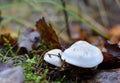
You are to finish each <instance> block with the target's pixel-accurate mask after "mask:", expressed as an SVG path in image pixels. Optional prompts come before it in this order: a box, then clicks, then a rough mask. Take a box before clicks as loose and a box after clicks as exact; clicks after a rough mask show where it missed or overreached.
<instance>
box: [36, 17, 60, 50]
mask: <svg viewBox="0 0 120 83" xmlns="http://www.w3.org/2000/svg"><path fill="white" fill-rule="evenodd" d="M36 28H37V30H38V31H39V33H40V35H41V37H42V39H43V40H44V42H45V43H46V44H48V45H50V46H51V48H60V47H61V46H60V43H59V40H58V37H57V35H56V33H55V31H54V30H53V28H52V26H51V24H47V23H46V22H45V19H44V18H42V19H40V20H38V21H37V23H36Z"/></svg>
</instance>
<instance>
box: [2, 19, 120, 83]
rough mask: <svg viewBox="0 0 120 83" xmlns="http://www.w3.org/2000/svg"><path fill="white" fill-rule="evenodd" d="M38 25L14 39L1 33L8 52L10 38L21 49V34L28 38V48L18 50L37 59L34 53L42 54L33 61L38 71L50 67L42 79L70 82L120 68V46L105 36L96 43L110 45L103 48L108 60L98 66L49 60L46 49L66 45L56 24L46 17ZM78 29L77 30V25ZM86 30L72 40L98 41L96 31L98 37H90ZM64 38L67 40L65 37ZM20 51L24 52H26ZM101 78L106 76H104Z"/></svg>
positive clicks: (3, 47) (24, 45)
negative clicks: (54, 27)
mask: <svg viewBox="0 0 120 83" xmlns="http://www.w3.org/2000/svg"><path fill="white" fill-rule="evenodd" d="M75 27H77V26H75ZM36 28H37V31H36V30H26V31H28V32H25V33H23V34H21V36H20V37H19V38H18V40H16V39H13V38H12V37H11V36H10V34H7V35H5V34H4V35H1V36H0V49H2V50H5V52H7V49H6V48H7V47H5V44H6V43H7V41H9V43H10V45H11V47H13V46H14V45H16V47H14V48H15V49H11V50H13V51H17V49H19V48H21V46H20V45H19V44H20V43H22V42H23V41H21V40H22V39H21V38H23V40H24V39H25V40H24V41H26V42H25V43H24V44H23V45H22V46H23V47H24V48H21V50H19V51H18V53H17V55H18V56H24V57H26V56H25V55H26V54H28V57H30V58H31V59H33V58H32V57H34V56H35V55H39V58H37V61H36V64H35V65H34V66H33V65H31V66H32V67H33V70H32V72H33V73H34V74H35V73H37V74H38V75H43V74H44V73H45V71H46V69H48V72H47V73H46V75H45V76H44V77H42V78H41V80H43V81H44V80H47V81H49V82H51V81H61V82H69V83H72V82H75V81H79V82H86V81H85V80H88V81H90V80H91V79H93V78H94V77H93V76H96V75H97V73H99V72H102V70H105V69H115V68H116V69H117V68H120V48H119V46H118V44H109V43H108V42H107V43H105V41H106V40H105V39H101V41H102V42H101V44H100V43H99V42H98V43H97V44H95V45H96V46H97V47H99V46H100V49H102V48H105V49H106V52H102V53H103V56H104V61H103V62H102V63H101V64H100V65H99V66H98V67H97V68H90V69H89V68H80V67H76V66H73V65H70V64H68V63H66V62H64V63H63V66H62V67H60V68H59V67H56V66H53V65H51V64H49V63H46V62H45V61H44V60H43V57H44V54H45V52H47V51H48V50H51V49H55V48H59V49H61V50H63V48H62V45H61V44H60V43H59V40H60V38H58V36H57V35H56V33H55V31H54V30H53V28H52V25H51V24H47V23H46V21H45V19H44V18H42V19H40V20H38V21H37V22H36ZM75 29H76V30H77V28H75ZM76 30H75V31H76ZM38 33H39V35H38ZM78 33H79V32H78ZM86 33H87V32H85V31H84V30H83V32H82V35H78V36H79V37H78V39H77V38H74V37H76V36H74V35H73V40H71V41H73V42H75V41H76V40H81V39H82V40H86V41H88V42H90V43H91V44H92V43H93V44H94V42H96V40H97V38H98V37H97V36H96V34H94V36H95V37H96V38H93V39H92V40H89V39H88V38H87V36H86V35H87V34H86ZM92 33H93V32H92ZM73 34H74V33H73ZM92 36H93V34H91V36H90V37H92ZM6 40H7V41H6ZM17 41H18V43H17ZM62 42H64V41H63V40H62ZM31 43H32V44H31ZM38 43H39V44H38ZM65 43H67V44H68V45H70V43H69V42H65ZM27 44H28V46H27ZM68 47H69V46H68ZM25 49H26V51H25ZM63 51H64V50H63ZM20 52H23V53H22V55H21V53H20ZM24 52H25V53H24ZM7 57H8V56H7ZM9 57H12V54H10V55H9ZM31 59H30V60H31ZM26 62H27V61H25V63H26ZM33 63H34V62H33ZM16 64H17V63H16ZM23 64H24V63H23ZM5 65H6V64H5ZM5 65H4V66H5ZM4 66H2V67H4ZM68 79H69V80H68ZM99 79H103V77H101V78H99Z"/></svg>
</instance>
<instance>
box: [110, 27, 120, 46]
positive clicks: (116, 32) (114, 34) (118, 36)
mask: <svg viewBox="0 0 120 83" xmlns="http://www.w3.org/2000/svg"><path fill="white" fill-rule="evenodd" d="M109 34H110V36H111V39H110V41H111V42H112V43H113V44H116V43H118V42H120V25H115V26H113V27H112V29H110V31H109Z"/></svg>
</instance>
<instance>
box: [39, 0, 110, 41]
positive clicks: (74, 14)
mask: <svg viewBox="0 0 120 83" xmlns="http://www.w3.org/2000/svg"><path fill="white" fill-rule="evenodd" d="M38 2H42V3H50V4H53V5H55V6H56V7H58V8H60V9H61V10H63V9H65V8H63V7H62V5H61V4H58V3H56V2H55V1H52V0H40V1H38ZM65 10H66V11H67V12H68V14H69V15H71V16H73V17H74V18H76V19H78V20H79V21H80V22H82V23H84V24H85V25H87V26H88V27H89V28H90V29H92V30H93V31H95V32H97V33H98V34H100V35H101V36H103V37H105V38H106V39H109V36H108V35H107V34H106V33H104V32H103V31H101V30H100V29H98V28H97V27H94V26H93V25H91V24H90V23H88V22H87V21H86V20H85V19H83V18H82V17H80V16H79V15H77V14H76V13H75V12H73V11H71V10H68V9H65Z"/></svg>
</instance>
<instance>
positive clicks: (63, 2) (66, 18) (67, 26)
mask: <svg viewBox="0 0 120 83" xmlns="http://www.w3.org/2000/svg"><path fill="white" fill-rule="evenodd" d="M61 3H62V6H63V7H64V9H63V13H64V17H65V23H66V28H67V33H68V37H69V39H70V38H71V34H70V29H69V22H68V14H67V11H66V10H65V9H66V4H65V0H61Z"/></svg>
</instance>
